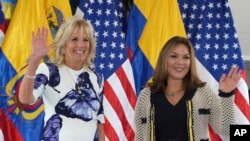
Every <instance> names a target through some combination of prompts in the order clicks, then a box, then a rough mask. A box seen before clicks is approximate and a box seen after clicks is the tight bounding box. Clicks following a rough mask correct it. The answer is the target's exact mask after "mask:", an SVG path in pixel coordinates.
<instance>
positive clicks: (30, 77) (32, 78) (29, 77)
mask: <svg viewBox="0 0 250 141" xmlns="http://www.w3.org/2000/svg"><path fill="white" fill-rule="evenodd" d="M24 76H25V77H26V78H28V79H31V80H35V78H36V76H35V75H34V76H30V75H28V74H24Z"/></svg>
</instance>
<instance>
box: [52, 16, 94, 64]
mask: <svg viewBox="0 0 250 141" xmlns="http://www.w3.org/2000/svg"><path fill="white" fill-rule="evenodd" d="M77 29H82V30H84V32H86V33H87V35H88V36H89V39H90V49H89V54H88V56H87V59H86V61H85V62H83V64H82V65H83V66H85V67H90V66H91V65H92V64H93V61H94V57H95V52H96V38H95V37H94V29H93V27H92V25H91V24H90V23H89V22H87V21H86V20H84V19H83V18H80V17H76V16H72V17H71V18H69V19H68V20H66V21H65V22H64V23H63V24H62V25H61V26H60V28H59V30H58V31H57V34H56V37H55V39H54V42H53V44H52V45H53V48H54V58H53V63H55V64H56V65H58V66H60V65H62V64H64V53H65V52H64V50H65V46H66V44H67V43H68V42H69V40H70V37H71V36H72V34H73V33H74V32H75V30H77Z"/></svg>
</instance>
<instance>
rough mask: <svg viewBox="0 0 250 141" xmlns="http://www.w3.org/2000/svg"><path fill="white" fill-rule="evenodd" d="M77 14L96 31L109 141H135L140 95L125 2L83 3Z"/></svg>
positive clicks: (90, 1) (94, 1) (93, 0)
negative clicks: (130, 54)
mask: <svg viewBox="0 0 250 141" xmlns="http://www.w3.org/2000/svg"><path fill="white" fill-rule="evenodd" d="M76 15H82V16H83V17H84V18H85V19H87V20H88V21H89V22H90V23H92V25H93V26H94V29H95V36H96V38H97V52H96V58H95V69H96V71H97V72H100V73H102V74H103V75H104V77H105V83H104V103H103V105H104V114H105V125H104V128H105V134H106V140H112V141H118V140H121V141H126V140H128V141H132V140H134V136H135V132H134V131H135V128H134V125H133V121H134V108H135V104H136V94H135V88H134V79H133V78H134V77H133V72H132V68H131V64H130V61H129V59H128V53H127V49H126V47H125V32H126V31H125V30H124V29H125V27H126V17H125V16H124V15H125V9H124V6H123V4H122V0H89V1H84V0H82V1H80V3H79V6H78V8H77V11H76Z"/></svg>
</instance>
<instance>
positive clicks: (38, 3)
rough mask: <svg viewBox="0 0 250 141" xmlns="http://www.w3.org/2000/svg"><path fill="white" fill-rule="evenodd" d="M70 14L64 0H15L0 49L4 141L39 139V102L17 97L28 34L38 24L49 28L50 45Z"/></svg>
mask: <svg viewBox="0 0 250 141" xmlns="http://www.w3.org/2000/svg"><path fill="white" fill-rule="evenodd" d="M71 15H72V13H71V8H70V4H69V1H68V0H18V1H17V4H16V7H15V10H14V13H13V16H12V18H11V21H10V23H9V26H8V29H7V32H6V34H5V37H4V40H3V44H2V47H1V49H0V64H1V65H0V77H1V80H0V121H1V122H0V129H1V130H0V131H1V132H2V135H3V138H4V140H5V141H39V140H40V133H41V129H42V123H43V116H44V114H43V105H42V101H40V102H38V103H37V104H36V105H32V106H30V105H22V104H20V102H19V101H18V98H17V97H18V90H19V85H20V82H21V79H22V76H23V74H24V73H25V70H26V65H27V61H26V60H27V59H28V57H29V56H30V49H31V46H30V45H31V33H32V31H35V30H36V29H37V28H38V27H46V28H48V29H50V31H51V32H50V33H51V34H49V39H48V44H50V43H51V42H52V40H53V35H54V34H55V33H56V31H57V29H58V26H59V25H60V23H62V22H63V21H64V19H65V18H67V17H69V16H71ZM47 59H48V58H47Z"/></svg>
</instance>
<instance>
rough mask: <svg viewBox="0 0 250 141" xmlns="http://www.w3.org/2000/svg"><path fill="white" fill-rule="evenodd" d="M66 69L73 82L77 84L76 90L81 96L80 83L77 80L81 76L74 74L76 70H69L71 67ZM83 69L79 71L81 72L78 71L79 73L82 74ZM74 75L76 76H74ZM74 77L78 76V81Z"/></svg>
mask: <svg viewBox="0 0 250 141" xmlns="http://www.w3.org/2000/svg"><path fill="white" fill-rule="evenodd" d="M65 67H66V70H67V72H68V73H69V75H70V78H71V80H72V81H73V82H74V83H75V86H74V87H75V90H76V91H77V92H78V93H79V94H80V93H81V91H80V86H79V85H78V83H77V78H78V76H79V74H77V73H76V72H74V70H69V67H68V66H65ZM82 69H83V68H82ZM82 69H81V70H79V71H77V72H82ZM72 73H74V74H72ZM73 76H76V80H75V79H74V77H73Z"/></svg>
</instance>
